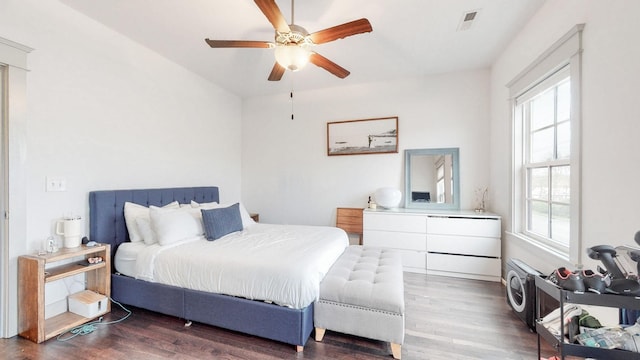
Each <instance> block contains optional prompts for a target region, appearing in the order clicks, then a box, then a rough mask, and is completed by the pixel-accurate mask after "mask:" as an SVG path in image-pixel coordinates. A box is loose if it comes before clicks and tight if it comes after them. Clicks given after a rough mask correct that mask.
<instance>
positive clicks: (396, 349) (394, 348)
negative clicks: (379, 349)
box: [391, 343, 402, 360]
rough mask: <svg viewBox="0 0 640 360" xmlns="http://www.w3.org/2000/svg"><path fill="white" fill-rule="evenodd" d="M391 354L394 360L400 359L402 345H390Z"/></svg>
mask: <svg viewBox="0 0 640 360" xmlns="http://www.w3.org/2000/svg"><path fill="white" fill-rule="evenodd" d="M391 353H392V354H393V358H394V359H398V360H399V359H400V358H401V357H402V345H400V344H394V343H391Z"/></svg>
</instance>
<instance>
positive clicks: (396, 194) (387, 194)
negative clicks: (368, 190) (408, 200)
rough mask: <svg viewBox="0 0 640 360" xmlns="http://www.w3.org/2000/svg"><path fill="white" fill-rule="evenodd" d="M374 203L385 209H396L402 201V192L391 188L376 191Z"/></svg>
mask: <svg viewBox="0 0 640 360" xmlns="http://www.w3.org/2000/svg"><path fill="white" fill-rule="evenodd" d="M375 199H376V203H377V204H378V205H380V206H382V207H383V208H385V209H392V208H395V207H398V205H399V204H400V200H401V199H402V192H400V190H398V189H396V188H393V187H383V188H380V189H378V190H376V193H375Z"/></svg>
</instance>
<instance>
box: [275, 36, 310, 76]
mask: <svg viewBox="0 0 640 360" xmlns="http://www.w3.org/2000/svg"><path fill="white" fill-rule="evenodd" d="M275 56H276V61H277V62H278V64H280V66H282V67H284V68H286V69H289V70H291V71H298V70H300V69H302V68H303V67H305V65H307V63H308V62H309V57H310V56H311V51H309V49H307V47H306V46H304V45H298V44H293V43H292V44H277V45H276V50H275Z"/></svg>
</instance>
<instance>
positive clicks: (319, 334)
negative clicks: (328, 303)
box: [316, 327, 327, 341]
mask: <svg viewBox="0 0 640 360" xmlns="http://www.w3.org/2000/svg"><path fill="white" fill-rule="evenodd" d="M326 330H327V329H323V328H318V327H317V328H316V341H322V338H324V332H325V331H326Z"/></svg>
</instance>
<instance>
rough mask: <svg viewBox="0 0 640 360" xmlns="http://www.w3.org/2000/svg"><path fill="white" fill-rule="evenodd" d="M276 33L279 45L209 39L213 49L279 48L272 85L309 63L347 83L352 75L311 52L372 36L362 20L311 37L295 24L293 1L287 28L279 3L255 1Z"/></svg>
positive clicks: (270, 79) (272, 71)
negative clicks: (340, 41) (318, 47)
mask: <svg viewBox="0 0 640 360" xmlns="http://www.w3.org/2000/svg"><path fill="white" fill-rule="evenodd" d="M254 2H255V3H256V5H258V7H259V8H260V10H261V11H262V13H263V14H264V15H265V16H266V17H267V20H269V22H270V23H271V25H273V28H274V29H275V32H276V34H275V42H269V41H248V40H210V39H205V41H206V42H207V44H209V46H211V47H212V48H275V57H276V63H275V64H274V65H273V69H272V70H271V73H270V74H269V81H278V80H280V79H281V78H282V75H284V72H285V70H286V69H289V70H291V71H297V70H299V69H301V68H302V67H304V65H306V64H307V62H311V63H312V64H314V65H316V66H319V67H321V68H323V69H325V70H327V71H328V72H330V73H332V74H333V75H335V76H337V77H339V78H341V79H344V78H345V77H347V76H349V74H350V73H349V71H348V70H346V69H345V68H343V67H341V66H340V65H338V64H336V63H334V62H333V61H331V60H329V59H327V58H326V57H324V56H322V55H320V54H318V53H316V52H314V51H312V50H310V48H311V47H313V46H314V45H319V44H324V43H328V42H330V41H334V40H338V39H342V38H345V37H347V36H352V35H357V34H362V33H366V32H371V31H372V30H373V29H372V27H371V24H370V23H369V20H367V19H359V20H354V21H350V22H348V23H344V24H341V25H337V26H334V27H330V28H328V29H324V30H320V31H317V32H314V33H311V34H309V33H308V32H307V30H305V29H304V28H303V27H302V26H298V25H296V24H294V20H293V0H292V1H291V24H287V21H286V20H285V18H284V16H283V15H282V12H281V11H280V8H278V5H276V3H275V0H254Z"/></svg>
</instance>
